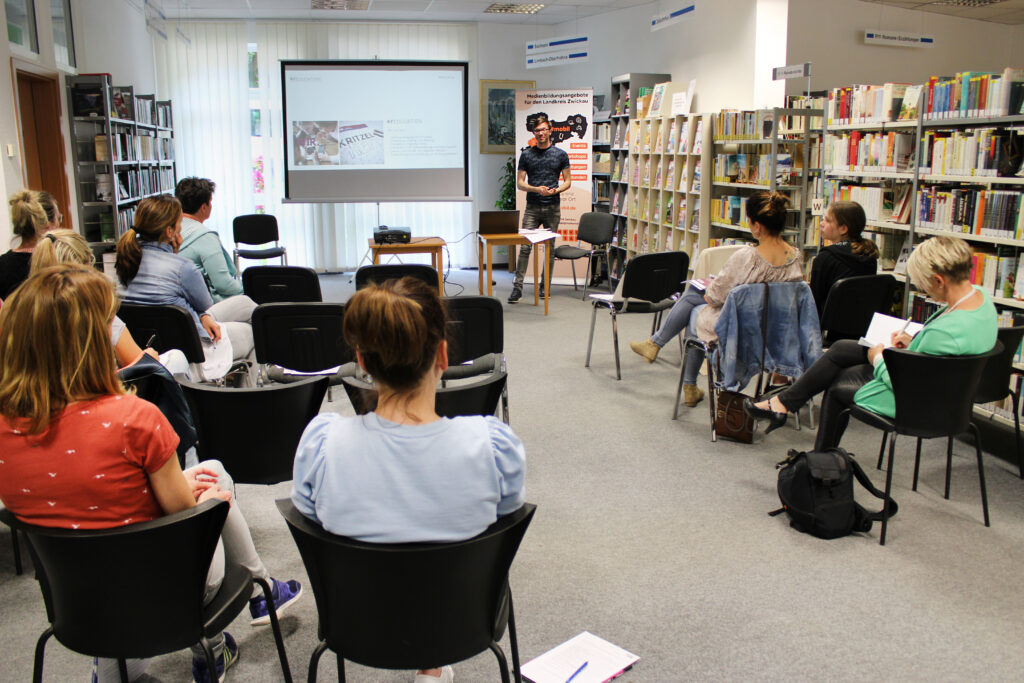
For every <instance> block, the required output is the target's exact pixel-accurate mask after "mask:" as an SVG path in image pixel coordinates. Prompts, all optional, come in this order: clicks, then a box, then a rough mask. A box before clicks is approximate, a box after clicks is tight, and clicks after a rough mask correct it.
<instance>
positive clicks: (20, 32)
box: [4, 0, 39, 52]
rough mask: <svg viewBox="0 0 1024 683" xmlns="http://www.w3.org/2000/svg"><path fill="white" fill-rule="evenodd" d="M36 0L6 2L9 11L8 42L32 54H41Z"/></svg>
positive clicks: (5, 5)
mask: <svg viewBox="0 0 1024 683" xmlns="http://www.w3.org/2000/svg"><path fill="white" fill-rule="evenodd" d="M33 3H34V0H4V8H5V9H6V10H7V40H9V41H10V42H11V44H13V45H20V46H22V47H24V48H27V49H29V50H31V51H32V52H39V38H38V36H36V10H35V5H34V4H33Z"/></svg>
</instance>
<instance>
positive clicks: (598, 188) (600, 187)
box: [590, 177, 611, 202]
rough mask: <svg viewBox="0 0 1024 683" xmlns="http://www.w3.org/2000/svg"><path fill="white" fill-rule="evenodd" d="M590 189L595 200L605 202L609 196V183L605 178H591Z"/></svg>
mask: <svg viewBox="0 0 1024 683" xmlns="http://www.w3.org/2000/svg"><path fill="white" fill-rule="evenodd" d="M590 189H591V196H592V197H593V198H594V201H595V202H607V201H608V198H609V197H610V196H611V183H609V182H608V179H607V178H597V177H595V178H592V179H591V188H590Z"/></svg>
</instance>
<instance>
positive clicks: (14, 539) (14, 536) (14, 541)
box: [0, 503, 23, 576]
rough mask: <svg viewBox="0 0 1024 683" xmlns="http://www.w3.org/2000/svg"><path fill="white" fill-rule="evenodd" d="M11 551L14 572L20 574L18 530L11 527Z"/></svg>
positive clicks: (0, 517)
mask: <svg viewBox="0 0 1024 683" xmlns="http://www.w3.org/2000/svg"><path fill="white" fill-rule="evenodd" d="M3 509H4V507H3V504H2V503H0V522H3V521H4V517H3V513H2V511H3ZM11 553H12V554H13V555H14V573H15V575H16V576H21V573H22V571H23V569H22V566H21V545H20V544H19V543H18V530H17V529H15V528H14V527H11Z"/></svg>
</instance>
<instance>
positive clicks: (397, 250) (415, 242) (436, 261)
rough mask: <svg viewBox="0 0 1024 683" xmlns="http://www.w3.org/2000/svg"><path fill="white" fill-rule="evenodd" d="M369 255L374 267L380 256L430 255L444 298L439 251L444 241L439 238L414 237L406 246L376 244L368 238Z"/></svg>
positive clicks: (442, 271)
mask: <svg viewBox="0 0 1024 683" xmlns="http://www.w3.org/2000/svg"><path fill="white" fill-rule="evenodd" d="M368 241H369V243H370V253H371V255H372V256H373V263H374V265H376V264H378V263H380V255H381V254H382V253H384V254H399V255H401V254H430V265H432V266H433V267H434V270H436V271H437V287H438V290H439V291H440V293H441V296H444V256H443V255H442V253H441V250H442V249H443V248H444V247H445V241H444V240H443V239H441V238H440V237H414V238H412V241H410V242H409V243H408V244H377V243H376V242H374V241H373V238H370V239H369V240H368Z"/></svg>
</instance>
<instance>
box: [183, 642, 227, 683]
mask: <svg viewBox="0 0 1024 683" xmlns="http://www.w3.org/2000/svg"><path fill="white" fill-rule="evenodd" d="M237 661H238V644H237V643H235V639H234V638H232V637H231V634H230V633H228V632H227V631H224V649H223V650H222V651H221V653H220V656H219V657H217V660H216V663H217V676H216V679H215V680H217V681H218V683H223V681H224V674H225V673H227V670H228V669H230V668H231V667H232V666H234V664H235V662H237ZM209 671H210V669H209V667H207V666H206V658H205V657H193V658H192V679H193V680H194V681H195V682H196V683H208V682H209V680H210V674H209Z"/></svg>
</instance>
